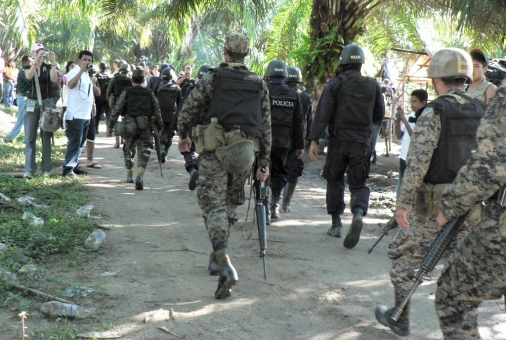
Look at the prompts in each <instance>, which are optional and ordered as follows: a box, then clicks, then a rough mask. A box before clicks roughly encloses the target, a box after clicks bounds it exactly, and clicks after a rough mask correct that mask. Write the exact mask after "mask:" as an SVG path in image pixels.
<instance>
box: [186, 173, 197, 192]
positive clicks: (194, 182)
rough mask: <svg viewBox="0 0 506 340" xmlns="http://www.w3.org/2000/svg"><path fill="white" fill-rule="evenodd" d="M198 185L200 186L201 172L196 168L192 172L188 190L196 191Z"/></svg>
mask: <svg viewBox="0 0 506 340" xmlns="http://www.w3.org/2000/svg"><path fill="white" fill-rule="evenodd" d="M197 184H199V171H198V170H197V169H195V168H192V169H191V170H190V182H188V189H190V190H191V191H193V190H195V188H196V187H197Z"/></svg>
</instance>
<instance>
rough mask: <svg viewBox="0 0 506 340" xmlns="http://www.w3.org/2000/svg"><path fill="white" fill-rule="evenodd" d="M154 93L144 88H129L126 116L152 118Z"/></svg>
mask: <svg viewBox="0 0 506 340" xmlns="http://www.w3.org/2000/svg"><path fill="white" fill-rule="evenodd" d="M152 93H153V91H151V90H150V89H147V88H145V87H142V86H132V87H129V88H127V101H126V108H125V115H126V116H131V117H139V116H148V117H149V116H151V115H152V114H153V108H152V107H151V94H152Z"/></svg>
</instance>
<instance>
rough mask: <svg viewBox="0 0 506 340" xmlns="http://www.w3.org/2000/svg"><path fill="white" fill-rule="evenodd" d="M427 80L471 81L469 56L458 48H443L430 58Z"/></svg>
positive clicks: (471, 70) (471, 66)
mask: <svg viewBox="0 0 506 340" xmlns="http://www.w3.org/2000/svg"><path fill="white" fill-rule="evenodd" d="M427 77H429V78H454V79H455V78H466V79H467V81H469V82H471V81H473V61H472V60H471V56H470V55H469V53H467V52H466V51H464V50H461V49H460V48H443V49H441V50H439V51H437V52H436V53H434V55H433V56H432V58H431V61H430V65H429V69H428V70H427Z"/></svg>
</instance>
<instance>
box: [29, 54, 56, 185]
mask: <svg viewBox="0 0 506 340" xmlns="http://www.w3.org/2000/svg"><path fill="white" fill-rule="evenodd" d="M31 51H32V57H33V59H34V63H33V65H32V66H31V67H30V68H29V69H27V70H25V76H26V79H27V80H28V81H29V82H30V89H29V90H28V93H27V103H26V114H25V118H24V126H25V144H26V148H25V157H26V158H25V173H24V175H23V177H25V178H30V177H32V176H33V175H34V174H35V171H36V162H35V153H36V149H35V144H36V141H37V130H38V129H39V118H40V113H41V110H40V106H39V102H38V96H37V86H36V85H35V82H37V83H38V84H39V88H40V96H41V100H42V105H43V106H45V107H52V108H55V107H56V106H55V104H54V102H53V100H52V99H51V97H50V87H51V83H55V82H57V81H58V74H57V73H56V67H55V63H56V61H55V60H56V55H55V54H54V53H53V52H48V53H46V49H45V48H44V45H42V44H35V45H33V47H32V50H31ZM45 56H47V57H48V59H49V61H50V62H51V64H46V63H44V57H45ZM40 134H41V137H42V174H43V175H46V176H47V175H49V174H50V172H51V169H52V163H51V137H52V136H53V133H52V132H44V131H41V132H40Z"/></svg>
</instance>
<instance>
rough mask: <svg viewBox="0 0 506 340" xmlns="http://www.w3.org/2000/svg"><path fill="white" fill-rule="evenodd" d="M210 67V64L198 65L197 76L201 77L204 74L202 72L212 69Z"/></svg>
mask: <svg viewBox="0 0 506 340" xmlns="http://www.w3.org/2000/svg"><path fill="white" fill-rule="evenodd" d="M212 68H213V67H212V66H210V65H202V66H200V68H199V71H198V72H197V78H199V79H202V77H203V76H204V74H206V73H207V72H209V70H210V69H212Z"/></svg>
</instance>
